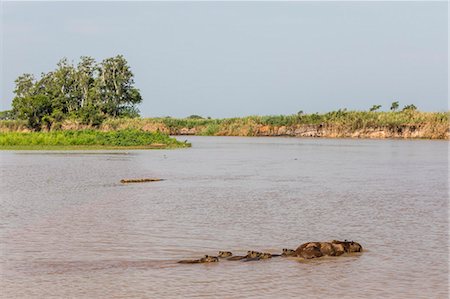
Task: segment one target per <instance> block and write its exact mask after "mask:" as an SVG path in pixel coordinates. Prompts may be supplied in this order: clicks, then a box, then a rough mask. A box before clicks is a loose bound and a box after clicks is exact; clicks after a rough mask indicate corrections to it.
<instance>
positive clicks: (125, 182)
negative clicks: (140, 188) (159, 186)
mask: <svg viewBox="0 0 450 299" xmlns="http://www.w3.org/2000/svg"><path fill="white" fill-rule="evenodd" d="M159 181H164V180H163V179H158V178H150V179H122V180H120V182H121V183H122V184H127V183H146V182H159Z"/></svg>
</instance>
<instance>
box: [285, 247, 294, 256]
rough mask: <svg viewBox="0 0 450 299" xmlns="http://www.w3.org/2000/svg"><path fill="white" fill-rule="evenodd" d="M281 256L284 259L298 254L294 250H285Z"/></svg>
mask: <svg viewBox="0 0 450 299" xmlns="http://www.w3.org/2000/svg"><path fill="white" fill-rule="evenodd" d="M281 256H283V257H288V256H296V253H295V250H294V249H288V248H283V251H282V253H281Z"/></svg>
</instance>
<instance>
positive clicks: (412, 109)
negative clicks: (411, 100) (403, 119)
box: [402, 104, 417, 111]
mask: <svg viewBox="0 0 450 299" xmlns="http://www.w3.org/2000/svg"><path fill="white" fill-rule="evenodd" d="M416 110H417V107H416V106H415V105H414V104H411V105H406V106H405V107H403V110H402V111H416Z"/></svg>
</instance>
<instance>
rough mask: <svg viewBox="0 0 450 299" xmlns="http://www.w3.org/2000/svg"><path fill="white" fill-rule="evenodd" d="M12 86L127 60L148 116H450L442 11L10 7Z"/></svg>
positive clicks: (8, 91) (6, 52)
mask: <svg viewBox="0 0 450 299" xmlns="http://www.w3.org/2000/svg"><path fill="white" fill-rule="evenodd" d="M2 8H3V10H2V16H1V20H2V29H1V31H2V45H3V55H2V61H1V64H2V78H1V105H0V110H4V109H9V108H10V103H11V99H12V97H13V93H12V90H13V87H14V82H13V81H14V79H15V78H16V77H17V76H18V75H20V74H22V73H33V74H35V75H36V76H38V75H39V74H40V73H41V72H47V71H50V70H52V69H53V68H54V67H55V66H56V63H57V62H58V60H59V59H60V58H62V57H67V58H69V60H74V61H75V62H77V60H78V58H79V57H80V56H82V55H89V56H93V57H95V58H96V59H97V60H101V59H103V58H106V57H110V56H114V55H117V54H123V55H124V56H125V58H126V59H127V60H128V62H129V64H130V65H131V68H132V70H133V71H134V74H135V81H136V87H138V88H139V89H140V90H141V93H142V95H143V98H144V102H143V104H141V105H140V110H141V114H142V115H143V116H166V115H171V116H178V117H182V116H187V115H191V114H200V115H203V116H212V117H230V116H242V115H254V114H260V115H267V114H292V113H296V112H297V111H299V110H303V111H305V112H316V111H317V112H324V111H329V110H333V109H338V108H344V107H345V108H348V109H359V110H363V109H364V110H365V109H368V108H369V107H371V106H372V105H373V104H382V105H383V108H384V109H387V108H388V106H389V105H390V103H391V102H392V101H393V100H398V101H400V104H401V105H405V104H411V103H413V104H415V105H416V106H418V107H419V108H421V109H422V110H426V111H445V110H447V109H448V107H447V105H448V102H447V101H448V97H447V96H448V93H447V92H448V86H447V85H448V68H447V67H448V52H447V47H448V32H447V24H448V21H447V19H448V8H447V3H446V2H281V3H280V2H228V3H225V2H63V3H61V2H60V3H58V2H56V1H55V2H34V3H33V2H2Z"/></svg>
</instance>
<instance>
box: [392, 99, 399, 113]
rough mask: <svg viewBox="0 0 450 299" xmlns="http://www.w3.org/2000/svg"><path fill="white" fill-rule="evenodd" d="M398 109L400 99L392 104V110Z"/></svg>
mask: <svg viewBox="0 0 450 299" xmlns="http://www.w3.org/2000/svg"><path fill="white" fill-rule="evenodd" d="M397 109H398V101H396V102H393V103H392V104H391V111H396V110H397Z"/></svg>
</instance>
